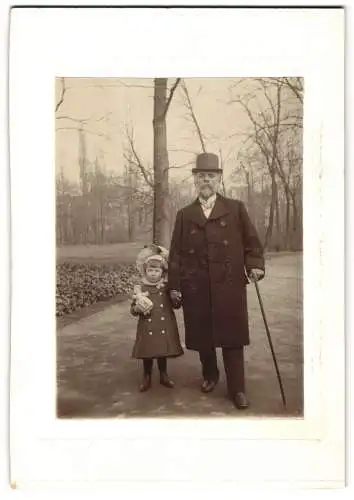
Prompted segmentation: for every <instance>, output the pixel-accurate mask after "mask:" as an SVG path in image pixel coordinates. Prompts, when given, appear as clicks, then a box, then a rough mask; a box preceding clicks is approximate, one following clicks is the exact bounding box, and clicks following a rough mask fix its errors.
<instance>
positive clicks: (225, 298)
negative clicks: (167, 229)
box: [168, 153, 264, 409]
mask: <svg viewBox="0 0 354 500" xmlns="http://www.w3.org/2000/svg"><path fill="white" fill-rule="evenodd" d="M192 172H193V175H194V182H195V187H196V190H197V192H198V198H197V199H196V200H195V201H194V202H193V203H191V204H190V205H188V206H186V207H185V208H183V209H182V210H180V211H179V212H178V213H177V217H176V222H175V227H174V231H173V235H172V241H171V248H170V255H169V278H168V288H169V291H170V292H169V293H170V297H171V300H172V302H174V303H175V304H178V303H179V302H180V301H182V305H183V314H184V323H185V342H186V348H187V349H191V350H195V351H198V352H199V357H200V361H201V364H202V373H203V383H202V385H201V390H202V391H203V392H205V393H207V392H211V391H212V390H213V389H214V387H215V385H216V384H217V383H218V381H219V369H218V365H217V357H216V348H217V347H221V348H222V355H223V362H224V368H225V373H226V379H227V388H228V395H229V397H230V399H231V401H232V402H233V403H234V405H235V406H236V408H239V409H244V408H247V407H248V401H247V398H246V395H245V376H244V350H243V348H244V346H245V345H248V344H249V328H248V312H247V293H246V284H247V283H248V282H249V281H248V277H249V278H251V279H252V280H259V279H261V278H262V277H263V276H264V257H263V249H262V245H261V243H260V241H259V238H258V236H257V233H256V230H255V228H254V226H253V225H252V223H251V221H250V219H249V217H248V214H247V211H246V208H245V206H244V204H243V203H242V202H241V201H239V200H233V199H229V198H225V197H223V196H221V195H220V194H218V188H219V185H220V181H221V175H222V171H221V169H220V168H219V161H218V157H217V156H216V155H214V154H211V153H203V154H200V155H198V156H197V160H196V166H195V168H194V169H193V170H192Z"/></svg>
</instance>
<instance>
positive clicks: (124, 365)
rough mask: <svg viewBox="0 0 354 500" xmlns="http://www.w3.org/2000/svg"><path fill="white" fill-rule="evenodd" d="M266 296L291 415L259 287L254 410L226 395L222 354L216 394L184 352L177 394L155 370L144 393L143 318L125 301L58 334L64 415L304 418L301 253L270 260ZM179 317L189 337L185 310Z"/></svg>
mask: <svg viewBox="0 0 354 500" xmlns="http://www.w3.org/2000/svg"><path fill="white" fill-rule="evenodd" d="M260 291H261V294H262V297H263V302H264V307H265V310H266V314H267V319H268V323H269V327H270V331H271V335H272V339H273V343H274V349H275V352H276V355H277V359H278V363H279V369H280V372H281V375H282V378H283V384H284V389H285V394H286V397H287V409H286V410H284V408H283V406H282V402H281V397H280V391H279V386H278V381H277V378H276V373H275V369H274V365H273V361H272V357H271V353H270V349H269V345H268V341H267V336H266V333H265V329H264V325H263V320H262V316H261V312H260V308H259V304H258V300H257V296H256V291H255V288H254V286H253V285H252V286H249V287H248V296H249V318H250V330H251V345H250V346H249V347H247V348H246V350H245V357H246V384H247V385H246V387H247V395H248V398H249V400H250V407H249V409H248V410H247V411H242V412H240V411H238V410H236V409H235V408H234V407H233V405H232V404H231V402H230V401H228V400H227V398H226V384H225V375H224V371H223V367H222V361H221V353H220V352H219V353H218V355H219V360H220V369H221V370H220V373H221V379H220V383H219V385H218V387H217V389H216V390H215V391H214V392H213V393H211V394H209V395H204V394H202V393H201V392H200V390H199V385H200V382H201V378H200V377H201V375H200V365H199V360H198V354H197V353H196V352H193V351H185V355H184V356H182V357H181V358H178V359H175V360H171V361H170V362H169V373H170V376H171V378H173V380H174V381H175V383H176V387H175V388H174V389H166V388H164V387H162V386H160V385H159V383H158V373H157V369H155V373H154V378H153V386H152V389H151V390H150V391H148V392H147V393H144V394H140V393H139V392H138V386H139V383H140V377H141V366H140V363H139V362H138V361H137V360H134V359H132V358H131V349H132V345H133V342H134V338H135V327H136V319H135V318H133V317H131V315H130V314H129V301H124V302H120V303H117V304H114V305H110V306H109V307H107V308H105V309H103V310H101V311H99V312H96V313H95V314H93V315H91V316H87V317H84V318H82V319H79V320H78V321H77V322H74V323H71V324H69V325H66V326H64V327H61V328H59V329H58V332H57V339H58V344H57V347H58V359H57V362H58V415H59V416H61V417H66V418H68V417H71V418H74V417H76V418H78V417H81V418H82V417H85V418H88V417H89V418H112V417H113V418H114V417H115V418H117V417H118V418H127V417H142V416H148V417H152V416H174V417H183V416H188V417H193V416H199V417H200V416H203V417H220V416H223V417H235V416H242V417H244V416H246V415H249V416H261V415H263V416H292V417H294V416H296V417H302V415H303V388H302V384H303V353H302V347H303V339H302V256H301V254H294V255H284V256H281V257H274V258H271V259H270V260H269V261H268V262H267V277H266V279H264V280H263V281H262V282H261V283H260ZM177 317H178V322H179V325H180V333H181V338H182V339H183V338H184V330H183V320H182V314H181V313H180V311H178V312H177Z"/></svg>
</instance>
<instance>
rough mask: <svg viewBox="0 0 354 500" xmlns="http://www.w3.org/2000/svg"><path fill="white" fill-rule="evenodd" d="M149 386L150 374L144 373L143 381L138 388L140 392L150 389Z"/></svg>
mask: <svg viewBox="0 0 354 500" xmlns="http://www.w3.org/2000/svg"><path fill="white" fill-rule="evenodd" d="M150 387H151V375H145V376H144V379H143V382H142V384H141V386H140V388H139V391H140V392H146V391H148V390H149V389H150Z"/></svg>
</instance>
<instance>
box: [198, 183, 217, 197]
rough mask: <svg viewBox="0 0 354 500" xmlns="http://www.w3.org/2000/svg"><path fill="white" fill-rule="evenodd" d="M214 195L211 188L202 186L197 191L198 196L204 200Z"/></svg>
mask: <svg viewBox="0 0 354 500" xmlns="http://www.w3.org/2000/svg"><path fill="white" fill-rule="evenodd" d="M214 193H215V190H214V189H213V188H212V187H211V186H203V187H202V188H200V189H199V196H200V197H201V198H203V199H204V200H208V199H209V198H210V197H211V196H213V194H214Z"/></svg>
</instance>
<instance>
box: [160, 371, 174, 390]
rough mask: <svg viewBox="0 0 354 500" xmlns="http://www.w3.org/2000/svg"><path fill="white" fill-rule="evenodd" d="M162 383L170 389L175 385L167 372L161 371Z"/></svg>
mask: <svg viewBox="0 0 354 500" xmlns="http://www.w3.org/2000/svg"><path fill="white" fill-rule="evenodd" d="M160 384H161V385H163V386H165V387H168V388H169V389H172V388H173V387H174V386H175V384H174V383H173V382H172V380H171V379H170V378H169V377H168V375H167V373H160Z"/></svg>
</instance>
